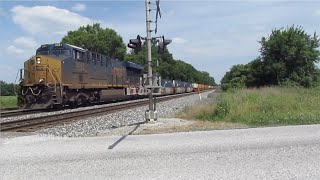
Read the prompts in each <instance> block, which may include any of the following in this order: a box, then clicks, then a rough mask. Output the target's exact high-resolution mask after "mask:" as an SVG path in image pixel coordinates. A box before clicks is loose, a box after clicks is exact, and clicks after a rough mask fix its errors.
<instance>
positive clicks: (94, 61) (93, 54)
mask: <svg viewBox="0 0 320 180" xmlns="http://www.w3.org/2000/svg"><path fill="white" fill-rule="evenodd" d="M96 58H97V54H96V53H92V62H93V64H94V65H96Z"/></svg>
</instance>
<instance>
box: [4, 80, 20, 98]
mask: <svg viewBox="0 0 320 180" xmlns="http://www.w3.org/2000/svg"><path fill="white" fill-rule="evenodd" d="M15 88H18V85H16V86H15V85H14V84H13V83H6V82H4V81H1V80H0V92H1V93H0V96H14V95H15V92H14V89H15Z"/></svg>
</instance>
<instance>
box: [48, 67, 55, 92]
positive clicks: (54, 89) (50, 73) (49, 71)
mask: <svg viewBox="0 0 320 180" xmlns="http://www.w3.org/2000/svg"><path fill="white" fill-rule="evenodd" d="M47 69H48V70H49V72H50V74H51V76H52V78H53V81H54V92H57V81H56V78H55V77H54V75H53V74H52V71H51V69H50V68H48V67H47Z"/></svg>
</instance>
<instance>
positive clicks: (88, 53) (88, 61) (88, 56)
mask: <svg viewBox="0 0 320 180" xmlns="http://www.w3.org/2000/svg"><path fill="white" fill-rule="evenodd" d="M90 54H91V53H90V52H87V63H88V64H89V63H90Z"/></svg>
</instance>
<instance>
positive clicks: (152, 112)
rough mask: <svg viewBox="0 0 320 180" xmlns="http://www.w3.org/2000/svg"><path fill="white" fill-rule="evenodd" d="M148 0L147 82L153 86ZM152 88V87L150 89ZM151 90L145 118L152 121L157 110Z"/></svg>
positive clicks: (147, 2) (148, 2) (148, 3)
mask: <svg viewBox="0 0 320 180" xmlns="http://www.w3.org/2000/svg"><path fill="white" fill-rule="evenodd" d="M150 11H151V9H150V0H146V29H147V38H146V41H147V62H148V82H149V86H153V75H152V64H151V60H152V58H151V30H150V23H151V20H150ZM151 90H152V89H151ZM152 93H153V91H150V93H149V110H148V111H146V120H147V121H154V120H156V119H157V112H156V111H155V107H154V106H155V103H154V101H155V99H153V94H152Z"/></svg>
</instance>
